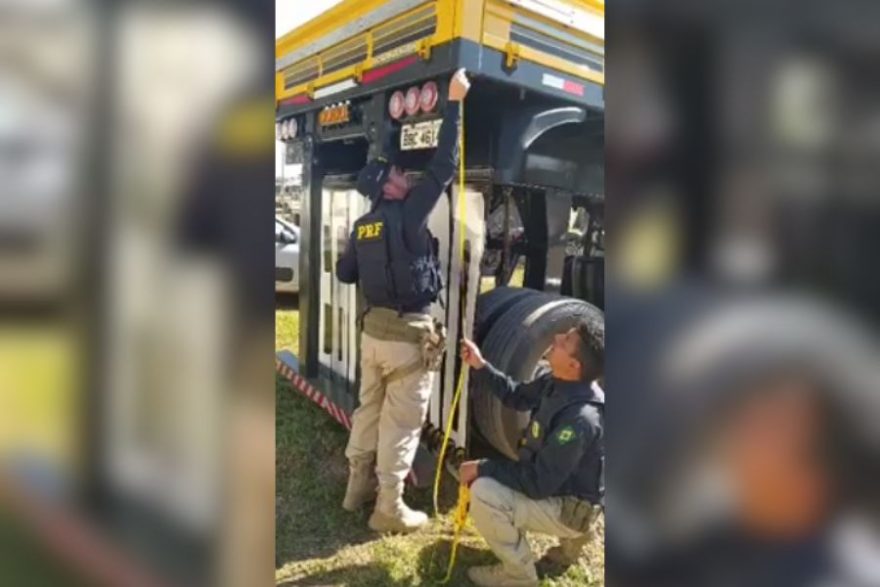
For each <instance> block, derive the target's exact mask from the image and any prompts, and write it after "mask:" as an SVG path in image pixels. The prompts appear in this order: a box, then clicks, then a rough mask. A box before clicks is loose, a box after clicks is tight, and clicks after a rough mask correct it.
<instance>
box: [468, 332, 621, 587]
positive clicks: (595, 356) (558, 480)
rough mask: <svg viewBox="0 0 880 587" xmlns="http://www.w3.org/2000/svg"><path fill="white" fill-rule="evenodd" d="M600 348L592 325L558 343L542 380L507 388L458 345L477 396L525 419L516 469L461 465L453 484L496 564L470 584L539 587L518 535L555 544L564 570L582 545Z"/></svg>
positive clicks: (595, 457)
mask: <svg viewBox="0 0 880 587" xmlns="http://www.w3.org/2000/svg"><path fill="white" fill-rule="evenodd" d="M604 339H605V330H604V327H603V326H602V325H601V323H596V322H590V321H582V322H581V323H579V324H578V325H577V326H576V327H575V328H572V329H571V330H569V331H568V332H565V333H562V334H558V335H556V337H555V338H554V340H553V346H552V347H551V349H550V351H549V353H548V354H547V357H546V359H547V362H548V363H549V365H550V371H549V372H545V373H543V374H542V375H540V376H538V377H537V378H536V379H535V380H534V381H531V382H529V383H516V382H514V381H512V380H511V379H510V378H508V377H507V376H506V375H504V374H503V373H501V372H500V371H498V370H497V369H495V367H493V366H492V365H491V364H489V363H488V362H487V361H486V360H485V359H483V357H482V355H481V354H480V350H479V349H478V348H477V346H476V345H475V344H474V343H473V342H471V341H469V340H467V339H465V340H464V341H463V342H462V349H461V356H462V360H463V361H465V362H466V363H467V364H468V365H470V367H471V368H472V369H474V375H473V377H474V382H475V383H476V384H477V386H479V387H488V389H489V390H490V391H491V393H493V394H494V395H495V396H497V397H498V398H499V399H500V400H501V402H502V403H503V404H504V405H505V406H508V407H510V408H513V409H516V410H520V411H524V410H530V411H531V412H532V419H531V421H530V422H529V425H528V426H527V427H526V430H525V432H524V436H523V439H522V442H521V443H520V449H519V455H518V456H519V460H518V461H516V462H513V461H507V460H495V459H487V460H482V461H468V462H465V463H463V464H462V465H461V469H460V475H459V479H460V481H461V482H462V483H465V484H470V485H471V509H470V513H471V516H472V517H473V520H474V525H475V526H476V527H477V530H478V531H479V532H480V534H482V536H483V538H485V539H486V542H488V543H489V546H490V547H491V548H492V551H493V552H494V553H495V554H496V555H497V556H498V558H499V559H501V564H500V565H494V566H483V567H473V568H471V569H470V570H469V571H468V577H469V578H470V579H471V581H473V582H474V584H476V585H480V586H481V587H537V585H538V576H537V571H536V569H535V561H534V558H533V554H532V551H531V549H530V547H529V543H528V540H527V539H526V536H525V532H526V531H530V532H541V533H543V534H551V535H554V536H557V537H559V538H560V546H559V547H557V548H555V549H553V550H554V552H553V554H552V555H551V558H553V559H556V560H557V561H559V562H565V563H568V564H570V563H573V562H574V561H575V560H576V559H577V556H578V555H579V554H580V550H581V549H582V547H583V546H584V545H585V543H586V542H587V541H588V540H589V536H590V529H591V527H592V524H593V518H594V515H595V513H596V511H597V510H598V508H599V507H601V504H602V502H603V497H604V493H605V488H604V483H603V474H602V469H603V461H604V452H605V451H604V434H603V427H604V424H603V415H602V409H603V405H604V402H605V398H604V394H603V392H602V390H601V388H600V387H599V386H598V384H597V383H596V382H595V381H596V380H597V379H599V378H600V377H601V376H602V369H603V364H604V356H605V351H604V348H605V340H604ZM479 387H478V388H479ZM481 392H482V393H485V391H481ZM548 554H549V553H548Z"/></svg>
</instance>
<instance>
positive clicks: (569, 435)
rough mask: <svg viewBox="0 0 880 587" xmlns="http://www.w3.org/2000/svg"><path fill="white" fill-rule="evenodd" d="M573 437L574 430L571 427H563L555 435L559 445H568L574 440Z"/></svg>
mask: <svg viewBox="0 0 880 587" xmlns="http://www.w3.org/2000/svg"><path fill="white" fill-rule="evenodd" d="M574 437H575V434H574V428H572V427H571V426H563V427H562V429H561V430H560V431H559V432H557V433H556V440H557V441H558V442H559V444H568V443H569V442H571V441H572V440H574Z"/></svg>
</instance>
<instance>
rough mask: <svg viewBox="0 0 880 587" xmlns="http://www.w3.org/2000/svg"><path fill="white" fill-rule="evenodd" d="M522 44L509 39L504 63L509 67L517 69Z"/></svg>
mask: <svg viewBox="0 0 880 587" xmlns="http://www.w3.org/2000/svg"><path fill="white" fill-rule="evenodd" d="M519 56H520V46H519V43H514V42H512V41H509V42H508V43H507V45H505V46H504V65H505V67H507V68H508V69H515V68H516V66H517V65H519Z"/></svg>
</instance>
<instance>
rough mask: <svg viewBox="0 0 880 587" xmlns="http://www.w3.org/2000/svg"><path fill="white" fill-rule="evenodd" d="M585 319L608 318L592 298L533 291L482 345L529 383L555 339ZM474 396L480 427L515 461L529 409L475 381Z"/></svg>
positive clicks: (494, 361) (506, 314)
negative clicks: (505, 402)
mask: <svg viewBox="0 0 880 587" xmlns="http://www.w3.org/2000/svg"><path fill="white" fill-rule="evenodd" d="M490 293H491V292H490ZM488 295H490V294H487V297H488ZM481 303H482V301H481V300H480V301H478V302H477V304H478V312H479V307H480V304H481ZM580 320H589V321H596V322H599V323H602V322H603V321H604V318H603V315H602V312H601V310H599V309H598V308H596V307H595V306H592V305H590V304H588V303H587V302H584V301H581V300H576V299H573V298H567V297H562V296H556V295H550V294H545V293H543V292H530V293H529V294H528V295H522V296H520V297H519V298H518V299H517V300H516V301H515V302H514V303H513V304H511V305H510V306H508V307H507V309H506V311H505V312H504V313H503V314H502V315H500V316H498V317H497V319H496V320H495V322H494V323H493V324H492V326H491V327H490V328H489V331H488V333H487V334H486V336H485V339H484V340H483V342H482V345H481V349H482V351H483V355H484V356H485V358H486V360H488V361H489V362H490V363H492V364H493V365H494V366H495V367H497V368H498V369H500V370H501V371H503V372H504V373H506V374H508V375H510V376H511V377H512V378H513V379H514V380H516V381H529V380H531V379H533V378H534V376H535V372H536V371H537V369H538V367H539V365H540V362H541V359H542V357H543V356H544V354H545V353H546V351H547V349H548V348H549V347H550V345H551V344H552V341H553V337H554V336H555V335H556V334H558V333H560V332H565V331H566V330H568V329H569V328H571V327H572V326H574V325H575V324H577V322H579V321H580ZM470 397H471V398H472V399H471V404H472V413H473V417H474V422H475V423H476V425H477V429H478V430H479V431H480V433H481V434H482V435H483V436H484V437H485V438H486V440H488V441H489V443H490V444H491V445H492V446H493V447H495V449H497V450H498V451H500V452H501V453H503V454H504V455H506V456H508V457H509V458H511V459H516V458H517V447H518V444H519V439H520V438H521V436H522V431H523V429H524V428H525V427H526V426H527V425H528V422H529V413H528V412H518V411H516V410H512V409H510V408H507V407H505V406H504V405H503V404H502V403H501V402H500V401H499V400H498V399H497V398H496V397H495V396H494V395H493V394H492V393H490V392H489V391H488V390H486V389H479V388H477V387H476V386H474V385H472V386H471V393H470Z"/></svg>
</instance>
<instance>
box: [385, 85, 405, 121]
mask: <svg viewBox="0 0 880 587" xmlns="http://www.w3.org/2000/svg"><path fill="white" fill-rule="evenodd" d="M405 103H406V98H405V97H404V96H403V92H401V91H400V90H398V91H396V92H394V93H393V94H391V100H389V101H388V114H389V115H390V116H391V118H393V119H394V120H400V118H401V117H402V116H403V111H404V109H405V106H406V104H405Z"/></svg>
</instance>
